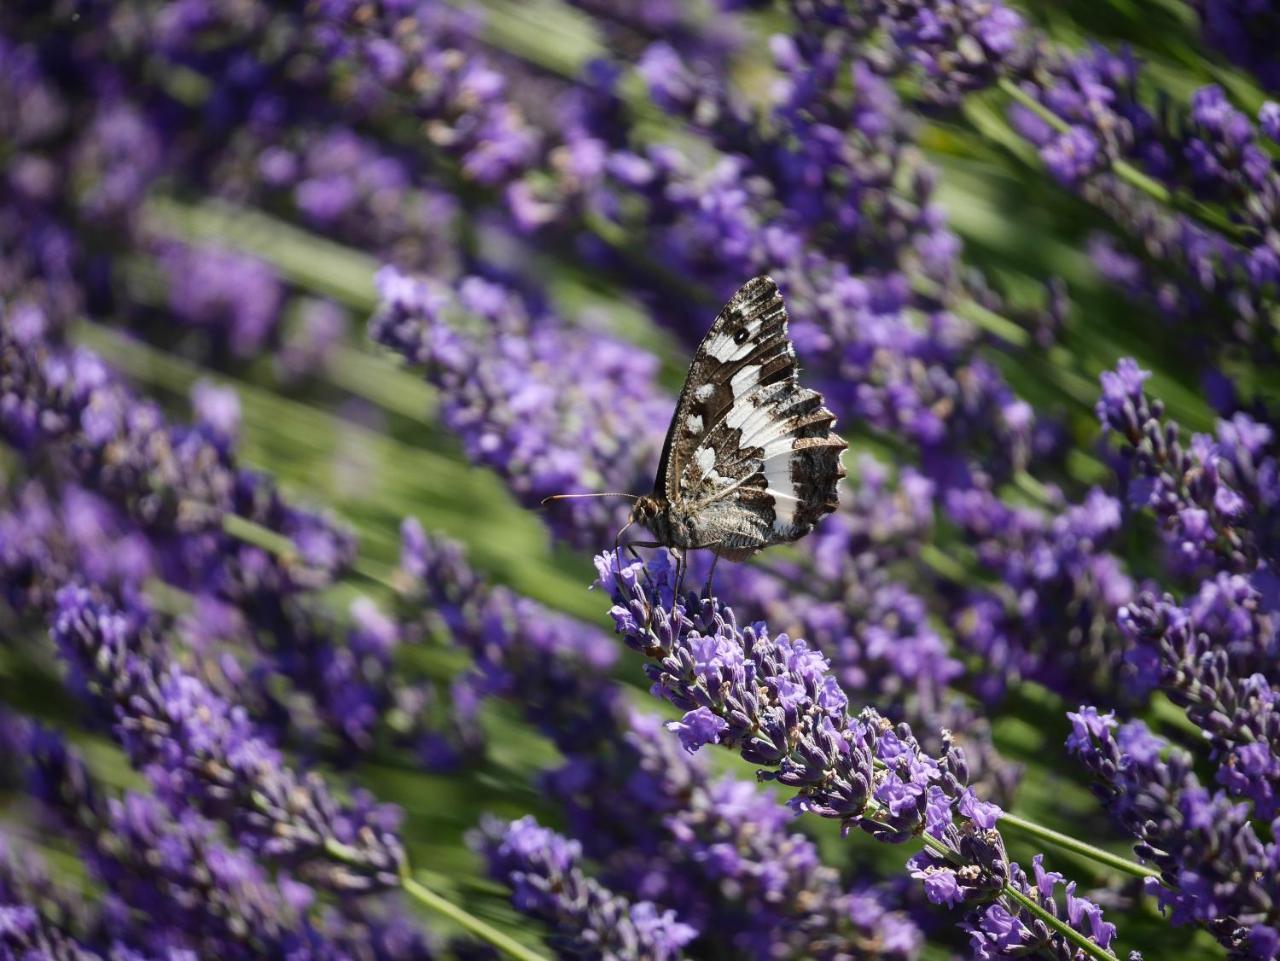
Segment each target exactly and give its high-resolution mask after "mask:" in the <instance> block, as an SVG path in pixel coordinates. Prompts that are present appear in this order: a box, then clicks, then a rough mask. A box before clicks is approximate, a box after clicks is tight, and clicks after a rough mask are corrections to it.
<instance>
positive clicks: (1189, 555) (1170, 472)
mask: <svg viewBox="0 0 1280 961" xmlns="http://www.w3.org/2000/svg"><path fill="white" fill-rule="evenodd" d="M1147 377H1148V374H1147V372H1146V371H1144V370H1141V369H1140V368H1139V367H1138V365H1137V363H1135V362H1134V361H1133V360H1132V359H1128V358H1126V359H1124V360H1121V361H1120V363H1119V364H1118V365H1117V367H1116V369H1115V371H1114V372H1106V373H1104V374H1103V375H1102V398H1101V399H1100V400H1099V401H1098V403H1097V407H1096V411H1097V415H1098V419H1099V420H1100V421H1101V422H1102V425H1103V428H1104V429H1105V430H1107V431H1109V432H1112V433H1114V434H1116V435H1117V436H1119V438H1120V439H1121V440H1122V441H1123V442H1124V443H1125V445H1126V446H1125V447H1124V448H1122V451H1121V453H1122V457H1123V458H1124V462H1123V469H1124V473H1125V479H1126V482H1127V487H1128V490H1127V492H1126V496H1127V498H1128V500H1129V502H1130V504H1131V505H1133V506H1136V507H1149V508H1151V510H1152V511H1153V512H1154V513H1155V515H1156V517H1157V519H1158V521H1159V523H1160V527H1161V533H1162V535H1163V536H1164V539H1165V542H1166V544H1167V545H1168V546H1169V548H1170V555H1171V560H1172V562H1173V563H1174V565H1175V566H1176V567H1177V568H1178V569H1180V570H1186V571H1196V570H1202V571H1203V570H1210V571H1212V570H1216V569H1223V570H1229V571H1251V570H1253V569H1254V568H1256V567H1257V566H1258V565H1259V563H1263V564H1265V563H1266V561H1265V559H1263V558H1260V557H1259V550H1260V548H1261V549H1263V550H1265V551H1266V552H1267V554H1268V555H1270V553H1271V547H1272V545H1270V544H1259V543H1258V536H1257V533H1256V532H1255V527H1256V528H1258V529H1260V530H1265V529H1267V528H1269V527H1271V525H1272V524H1273V523H1274V522H1273V521H1272V522H1270V523H1265V520H1266V515H1268V514H1271V513H1272V510H1273V505H1274V503H1275V500H1276V488H1275V482H1274V480H1273V479H1272V478H1273V477H1274V471H1275V467H1274V461H1271V462H1270V463H1269V464H1267V465H1266V471H1265V474H1263V475H1259V474H1258V472H1257V471H1256V470H1255V469H1254V465H1253V463H1252V461H1253V456H1251V455H1252V454H1253V453H1256V452H1260V451H1258V450H1257V448H1254V450H1253V451H1251V450H1250V446H1249V445H1244V444H1240V443H1239V442H1238V441H1239V440H1240V439H1241V437H1242V436H1243V435H1242V434H1241V432H1240V429H1239V427H1237V428H1232V427H1230V426H1228V427H1227V428H1226V430H1225V437H1226V440H1227V444H1226V445H1218V444H1215V443H1214V442H1213V440H1212V439H1210V438H1208V437H1205V436H1203V435H1196V436H1193V437H1192V439H1191V443H1190V445H1188V446H1184V445H1183V444H1182V442H1181V441H1180V440H1179V429H1178V425H1177V424H1173V423H1165V422H1164V419H1163V418H1164V405H1163V404H1162V403H1161V402H1160V401H1158V400H1148V398H1147V396H1146V394H1145V393H1144V391H1143V383H1144V381H1145V380H1146V379H1147ZM1238 423H1239V424H1240V425H1242V426H1243V425H1245V424H1246V423H1249V424H1251V422H1248V420H1247V418H1246V420H1245V421H1240V422H1238ZM1260 430H1261V433H1259V432H1257V431H1250V430H1248V429H1246V434H1255V435H1256V436H1257V437H1258V438H1260V439H1263V440H1264V442H1265V440H1269V431H1268V429H1267V428H1265V427H1263V428H1261V429H1260ZM1254 443H1256V442H1254ZM1236 452H1239V454H1242V455H1244V456H1245V457H1248V462H1247V466H1246V470H1248V471H1249V474H1252V475H1253V476H1254V477H1257V476H1265V477H1266V478H1267V479H1266V482H1265V486H1264V487H1261V488H1259V487H1256V485H1255V487H1254V489H1253V490H1252V491H1249V490H1245V491H1241V490H1240V489H1237V488H1236V487H1235V486H1234V485H1233V484H1232V480H1233V479H1234V478H1235V476H1236V474H1237V471H1236V469H1235V468H1234V466H1233V456H1234V455H1235V453H1236ZM1249 474H1246V475H1245V477H1246V479H1248V477H1249ZM1245 494H1251V495H1252V496H1251V497H1249V498H1247V497H1246V496H1245ZM1258 515H1262V516H1261V517H1259V516H1258ZM1256 521H1264V523H1263V524H1258V523H1256Z"/></svg>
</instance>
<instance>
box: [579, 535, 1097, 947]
mask: <svg viewBox="0 0 1280 961" xmlns="http://www.w3.org/2000/svg"><path fill="white" fill-rule="evenodd" d="M596 569H597V571H598V572H599V580H598V584H599V586H600V587H601V588H603V589H604V590H605V591H607V592H608V594H609V595H610V597H611V598H612V599H613V602H614V607H613V608H612V610H611V611H610V614H611V616H612V617H613V620H614V625H615V628H616V630H617V632H618V633H619V634H621V635H622V637H623V638H624V640H625V641H626V643H627V644H628V646H630V647H632V648H634V649H635V650H637V651H639V652H640V653H642V654H644V655H645V656H646V657H648V658H650V660H651V663H649V664H647V665H646V666H645V672H646V674H648V676H649V678H650V680H652V681H653V688H652V690H653V693H654V694H656V695H658V696H660V697H664V698H666V699H667V700H669V701H670V702H671V703H672V704H674V705H675V706H677V707H679V708H681V709H683V710H684V711H686V714H685V717H684V719H683V720H682V721H679V722H675V723H674V724H673V727H674V729H675V730H676V731H677V732H678V733H679V734H680V735H681V738H682V740H683V741H684V743H685V746H686V748H687V749H689V750H697V749H698V748H699V747H701V746H702V745H703V744H704V743H708V742H714V743H719V744H723V745H725V746H728V747H731V748H733V749H735V750H736V751H737V752H738V753H739V754H741V756H742V757H743V758H744V759H746V760H747V761H750V762H752V763H754V764H757V765H759V767H760V770H759V771H758V772H757V775H758V776H759V777H761V778H762V779H766V780H775V781H778V782H779V783H780V784H783V785H786V786H787V787H790V788H794V789H795V790H796V795H795V798H794V799H793V801H792V804H793V806H794V807H796V808H797V809H799V810H801V811H808V812H811V813H814V814H817V815H819V816H820V817H827V818H833V819H836V820H839V821H841V822H842V824H843V825H844V826H845V828H846V829H849V828H853V827H858V828H861V829H862V830H864V831H866V832H867V833H868V834H871V835H872V836H874V837H876V838H877V839H879V840H882V841H888V842H901V841H906V840H908V839H910V838H912V837H919V838H921V840H922V841H924V843H925V845H926V850H925V851H923V852H921V853H920V854H918V855H916V856H915V857H913V858H912V859H911V862H910V867H911V869H912V874H913V875H914V876H915V877H917V878H920V879H921V880H923V881H924V882H925V894H926V895H927V896H928V897H929V899H930V900H932V901H934V902H935V903H939V904H947V905H957V904H960V903H964V904H966V905H967V906H968V907H969V910H968V912H967V914H966V916H965V918H964V921H963V922H962V926H963V927H964V928H965V930H966V931H968V932H969V934H970V937H971V940H972V943H973V947H974V951H975V956H976V957H979V958H984V959H987V958H990V959H995V958H1003V957H1007V956H1011V955H1024V954H1029V953H1034V952H1042V953H1044V954H1046V955H1047V956H1049V957H1054V958H1064V959H1065V958H1070V959H1084V958H1088V957H1094V958H1100V959H1108V958H1112V957H1113V955H1111V954H1110V952H1109V951H1108V948H1109V946H1110V944H1111V941H1112V939H1113V938H1114V936H1115V927H1114V925H1111V924H1110V923H1108V922H1105V921H1104V920H1103V919H1102V912H1101V910H1100V909H1099V908H1098V907H1097V906H1096V905H1094V904H1092V903H1090V902H1088V901H1085V900H1084V899H1081V898H1076V897H1074V894H1073V893H1072V892H1073V888H1068V896H1067V906H1066V910H1065V914H1066V918H1065V920H1064V918H1063V913H1064V912H1063V911H1062V910H1061V909H1060V908H1059V907H1058V905H1057V903H1056V900H1055V899H1054V896H1053V895H1054V886H1055V880H1056V879H1057V878H1056V875H1055V876H1053V879H1050V878H1048V877H1046V878H1045V879H1044V880H1043V881H1041V879H1039V878H1038V879H1037V883H1035V884H1032V883H1031V881H1030V880H1029V879H1028V878H1027V876H1026V875H1025V873H1024V872H1023V871H1022V870H1021V869H1020V868H1019V867H1018V865H1017V864H1016V863H1015V862H1011V861H1009V859H1008V856H1007V854H1006V853H1005V848H1004V841H1003V839H1002V837H1001V835H1000V832H999V831H998V830H996V822H997V820H998V819H999V817H1000V816H1001V813H1002V812H1001V811H1000V809H999V808H998V807H996V806H995V805H994V804H989V803H985V802H982V801H980V800H979V799H978V798H977V797H976V796H975V795H974V794H973V792H972V790H970V789H968V788H966V787H965V781H966V779H967V775H968V771H967V767H968V766H967V764H966V762H965V758H964V752H963V751H962V750H961V749H960V748H959V747H957V746H956V745H955V744H954V742H953V741H952V740H951V738H950V737H949V736H948V735H945V734H944V736H943V751H942V754H941V756H940V757H938V758H933V757H930V756H928V755H927V754H925V753H924V752H923V751H922V750H921V749H920V746H919V743H918V742H917V741H916V739H915V737H914V736H913V735H912V733H911V729H910V727H909V726H907V725H905V724H900V725H898V726H897V727H894V726H892V725H891V724H890V723H889V722H888V721H886V720H885V719H884V718H882V717H881V716H880V715H879V714H878V713H877V712H876V711H875V710H873V709H871V708H867V709H865V710H863V711H862V712H861V713H860V714H858V715H857V716H856V717H855V716H854V715H851V714H850V713H849V702H848V698H847V697H846V696H845V694H844V692H843V691H842V690H841V689H840V685H839V684H838V683H837V682H836V680H835V678H834V677H833V676H832V675H831V673H830V670H829V667H828V663H827V660H826V658H824V657H823V656H822V655H821V654H820V653H818V652H817V651H815V650H813V649H811V648H810V647H809V645H808V644H806V643H805V642H804V641H803V640H794V641H793V640H791V639H790V638H788V637H787V636H786V635H785V634H779V635H776V636H771V635H770V634H769V632H768V629H767V627H766V625H765V624H764V623H763V622H758V623H756V624H753V625H751V626H750V627H747V628H743V629H740V628H739V627H738V625H737V622H736V619H735V617H734V613H733V611H732V610H731V609H730V608H728V607H724V606H722V605H721V604H720V603H719V601H718V600H717V599H716V598H714V597H710V598H704V599H701V600H700V601H698V602H697V607H689V606H686V603H685V602H686V601H688V600H691V598H692V596H691V595H690V597H689V598H684V599H676V598H674V597H673V591H674V587H675V571H674V567H673V565H672V563H671V559H670V557H669V556H668V555H667V554H666V552H658V553H657V554H656V555H655V556H654V558H653V559H652V560H651V561H650V562H649V564H648V565H647V569H646V566H645V565H642V564H640V563H628V564H625V565H624V564H623V561H622V558H621V557H620V556H618V555H615V554H614V553H611V552H606V553H604V554H600V555H598V556H597V557H596ZM1037 869H1038V864H1037ZM1037 873H1039V872H1038V870H1037Z"/></svg>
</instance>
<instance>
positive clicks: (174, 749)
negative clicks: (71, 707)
mask: <svg viewBox="0 0 1280 961" xmlns="http://www.w3.org/2000/svg"><path fill="white" fill-rule="evenodd" d="M56 604H57V613H56V616H55V618H54V621H53V633H54V638H55V640H56V641H57V644H58V648H59V650H60V652H61V653H62V655H63V657H64V658H65V659H66V661H67V663H68V665H69V667H70V668H71V670H72V672H73V676H74V678H75V683H76V685H77V686H78V687H81V688H82V689H83V690H84V691H86V692H87V693H89V694H91V695H92V696H93V698H94V700H95V702H97V703H98V704H100V705H101V706H102V708H103V709H104V710H105V712H106V714H107V716H108V717H109V719H110V722H111V724H112V727H113V730H114V732H115V734H116V736H117V737H118V738H119V740H120V742H121V744H122V746H123V747H124V749H125V750H126V752H127V753H128V754H129V756H130V759H131V760H132V761H133V763H134V764H136V765H137V766H138V767H140V768H144V769H145V771H146V773H147V776H148V778H149V779H150V780H151V782H152V784H153V786H154V787H155V789H156V791H157V793H158V794H159V796H160V797H162V798H163V799H165V800H166V801H167V802H168V803H169V804H170V805H171V806H172V807H173V808H174V809H175V810H182V809H183V808H185V807H186V806H188V805H194V806H195V807H196V808H197V809H198V810H200V811H202V812H203V813H205V814H206V815H207V816H210V817H215V818H217V819H220V820H224V821H226V822H227V824H228V825H229V827H230V828H231V830H232V831H233V833H234V834H235V836H236V838H237V839H238V840H239V841H240V842H241V843H242V844H244V845H245V846H246V847H248V848H249V849H251V850H254V851H257V852H259V853H261V854H264V855H267V856H269V857H271V858H272V859H274V860H278V861H279V862H281V863H283V864H289V865H293V866H294V867H295V868H296V869H297V870H298V871H299V872H301V873H302V874H303V875H304V876H307V877H310V878H312V879H313V880H315V881H317V882H318V883H321V884H324V885H326V886H330V887H334V888H336V889H339V890H347V891H363V890H369V889H376V888H377V887H385V886H394V885H397V884H398V883H399V873H400V871H401V869H402V868H403V865H404V850H403V848H402V847H401V844H400V841H399V840H398V838H397V837H396V835H395V823H394V821H395V815H394V813H393V812H390V811H386V810H381V809H379V808H378V807H376V806H370V805H368V804H367V803H365V802H364V801H358V802H357V803H356V804H354V805H346V806H344V805H341V804H340V803H339V802H338V801H337V799H336V798H335V797H334V796H333V795H332V794H331V793H330V791H329V789H328V787H327V785H326V784H325V783H324V781H323V780H322V779H320V778H319V777H318V776H315V775H300V774H298V773H296V772H295V771H293V770H292V769H291V768H290V767H288V766H287V765H286V764H285V763H284V759H283V758H282V757H281V756H280V754H279V753H278V752H277V751H276V750H275V749H274V748H272V747H271V745H270V744H269V743H268V742H267V741H265V740H264V739H263V738H262V737H261V736H260V735H259V734H258V733H257V732H256V731H255V730H254V727H253V725H252V723H251V722H250V721H249V718H248V717H247V716H246V714H245V712H244V710H243V709H242V708H239V707H236V706H234V705H232V704H229V703H227V702H226V701H225V700H224V699H223V698H221V697H219V696H218V695H216V694H214V693H213V692H211V691H210V690H209V689H208V688H207V687H206V686H205V685H204V684H202V683H201V681H200V680H199V679H198V678H195V677H193V676H191V675H189V674H185V673H183V672H182V671H181V670H179V669H177V668H176V667H169V666H167V665H166V660H167V658H166V656H165V652H164V647H163V643H162V641H161V640H160V639H159V638H157V637H156V636H155V635H153V634H152V633H151V631H150V630H149V628H148V625H147V612H146V611H144V610H140V609H136V608H120V607H117V606H115V605H113V604H112V603H111V602H110V601H109V600H105V599H102V598H99V597H96V596H95V595H94V593H93V592H92V591H91V590H88V589H86V588H82V587H67V588H64V589H63V590H62V591H59V592H58V595H57V597H56Z"/></svg>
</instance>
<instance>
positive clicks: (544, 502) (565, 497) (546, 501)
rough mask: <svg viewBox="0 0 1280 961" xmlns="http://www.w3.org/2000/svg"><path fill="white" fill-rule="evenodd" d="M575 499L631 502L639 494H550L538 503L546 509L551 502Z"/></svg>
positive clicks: (604, 492)
mask: <svg viewBox="0 0 1280 961" xmlns="http://www.w3.org/2000/svg"><path fill="white" fill-rule="evenodd" d="M575 497H630V498H631V499H632V500H633V501H638V500H639V499H640V495H639V494H627V493H625V492H623V491H602V492H600V493H598V494H552V495H551V496H550V497H544V498H542V500H541V501H539V502H538V506H539V507H546V506H547V505H548V504H550V503H551V502H552V501H567V500H571V499H573V498H575Z"/></svg>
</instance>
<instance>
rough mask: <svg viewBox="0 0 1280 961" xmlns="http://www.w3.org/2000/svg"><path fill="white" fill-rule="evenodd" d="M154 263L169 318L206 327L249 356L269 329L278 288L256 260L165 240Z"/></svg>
mask: <svg viewBox="0 0 1280 961" xmlns="http://www.w3.org/2000/svg"><path fill="white" fill-rule="evenodd" d="M156 261H157V263H158V264H159V266H160V268H161V269H162V270H163V271H164V273H165V275H166V276H167V278H168V282H169V306H170V308H171V309H172V311H173V315H174V317H175V319H177V320H178V321H179V322H180V323H183V324H186V325H188V326H190V327H196V328H199V329H202V330H206V331H208V332H209V333H210V334H211V335H212V336H213V337H215V338H216V343H218V344H219V345H221V346H222V347H223V349H225V350H228V351H230V353H231V354H233V355H234V356H236V357H241V358H248V357H253V356H254V355H256V354H257V353H258V351H259V350H261V349H262V347H263V346H264V345H265V344H266V342H267V341H268V339H270V338H271V337H272V336H273V335H274V333H275V328H276V324H277V323H278V321H279V317H280V307H281V301H282V299H283V291H282V288H281V284H280V280H279V278H277V277H276V275H275V273H274V271H272V270H271V268H270V267H268V266H267V265H266V264H264V263H263V262H262V261H260V260H257V259H255V258H253V257H250V256H247V255H245V254H241V253H237V252H236V251H233V250H228V249H225V248H222V247H212V246H202V247H193V246H189V245H187V244H180V243H176V242H170V243H166V244H165V245H164V246H163V247H162V248H161V249H160V251H159V252H158V255H157V258H156Z"/></svg>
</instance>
